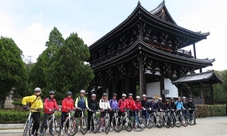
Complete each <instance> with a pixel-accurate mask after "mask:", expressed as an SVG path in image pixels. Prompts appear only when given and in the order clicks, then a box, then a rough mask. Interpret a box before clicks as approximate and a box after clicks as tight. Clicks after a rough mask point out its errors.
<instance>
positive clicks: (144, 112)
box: [141, 94, 150, 119]
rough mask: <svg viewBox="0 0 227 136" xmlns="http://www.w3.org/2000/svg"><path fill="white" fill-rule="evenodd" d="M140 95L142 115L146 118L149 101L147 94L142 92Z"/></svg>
mask: <svg viewBox="0 0 227 136" xmlns="http://www.w3.org/2000/svg"><path fill="white" fill-rule="evenodd" d="M142 97H143V99H142V101H141V103H142V107H143V109H144V110H143V111H142V115H143V116H144V117H146V118H147V119H148V116H149V115H148V111H147V109H148V108H150V105H149V102H148V101H147V95H146V94H143V95H142Z"/></svg>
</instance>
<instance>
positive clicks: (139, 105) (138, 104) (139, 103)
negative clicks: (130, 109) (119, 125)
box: [135, 101, 142, 110]
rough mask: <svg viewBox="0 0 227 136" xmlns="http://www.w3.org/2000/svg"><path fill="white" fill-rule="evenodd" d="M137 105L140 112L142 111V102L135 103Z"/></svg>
mask: <svg viewBox="0 0 227 136" xmlns="http://www.w3.org/2000/svg"><path fill="white" fill-rule="evenodd" d="M135 104H136V108H137V109H138V110H142V103H141V102H140V101H135Z"/></svg>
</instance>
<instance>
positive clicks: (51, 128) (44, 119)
mask: <svg viewBox="0 0 227 136" xmlns="http://www.w3.org/2000/svg"><path fill="white" fill-rule="evenodd" d="M50 115H52V114H46V113H45V114H44V117H43V122H42V125H41V129H40V132H41V133H43V129H44V127H45V126H46V125H47V119H48V117H49V116H50ZM49 132H53V121H51V122H50V125H49Z"/></svg>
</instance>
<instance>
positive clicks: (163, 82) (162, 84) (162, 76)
mask: <svg viewBox="0 0 227 136" xmlns="http://www.w3.org/2000/svg"><path fill="white" fill-rule="evenodd" d="M160 74H161V76H160V96H161V97H162V99H163V100H165V95H162V90H164V89H165V81H164V71H163V69H162V68H160Z"/></svg>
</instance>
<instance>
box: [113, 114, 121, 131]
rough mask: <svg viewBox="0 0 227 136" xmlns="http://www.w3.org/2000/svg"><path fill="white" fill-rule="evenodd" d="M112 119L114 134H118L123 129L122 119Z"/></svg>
mask: <svg viewBox="0 0 227 136" xmlns="http://www.w3.org/2000/svg"><path fill="white" fill-rule="evenodd" d="M113 119H114V120H115V125H114V130H115V131H116V132H118V133H119V132H121V130H122V128H123V121H122V119H121V118H119V117H115V118H113Z"/></svg>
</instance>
